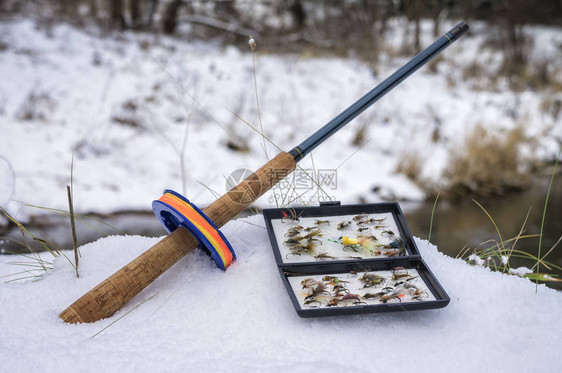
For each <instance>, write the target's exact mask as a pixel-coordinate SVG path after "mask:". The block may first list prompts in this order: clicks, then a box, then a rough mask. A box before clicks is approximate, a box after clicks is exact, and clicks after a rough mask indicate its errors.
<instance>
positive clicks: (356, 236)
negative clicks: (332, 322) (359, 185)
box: [263, 203, 449, 317]
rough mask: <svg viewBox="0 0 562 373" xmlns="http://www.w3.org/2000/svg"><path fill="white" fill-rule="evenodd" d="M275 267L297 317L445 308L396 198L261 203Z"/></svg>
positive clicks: (445, 297) (444, 295) (443, 295)
mask: <svg viewBox="0 0 562 373" xmlns="http://www.w3.org/2000/svg"><path fill="white" fill-rule="evenodd" d="M263 215H264V218H265V223H266V226H267V231H268V234H269V239H270V241H271V246H272V248H273V253H274V255H275V259H276V261H277V266H278V268H279V273H280V274H281V278H282V280H283V283H284V284H285V287H286V288H287V291H288V293H289V296H290V298H291V301H292V302H293V305H294V307H295V310H296V311H297V314H298V315H299V316H301V317H318V316H335V315H350V314H361V313H376V312H393V311H413V310H422V309H431V308H442V307H445V306H446V305H447V304H448V303H449V297H448V295H447V293H445V291H444V290H443V288H442V287H441V285H440V284H439V282H438V281H437V279H436V278H435V276H434V275H433V273H431V271H430V270H429V268H428V267H427V265H426V264H425V262H424V261H423V259H422V258H421V256H420V253H419V250H418V248H417V247H416V244H415V242H414V240H413V239H412V234H411V233H410V230H409V228H408V225H407V224H406V220H405V218H404V214H403V213H402V210H401V209H400V206H399V205H398V203H376V204H365V205H346V206H341V205H340V204H339V203H330V204H321V205H320V206H319V207H301V208H280V209H266V210H264V211H263Z"/></svg>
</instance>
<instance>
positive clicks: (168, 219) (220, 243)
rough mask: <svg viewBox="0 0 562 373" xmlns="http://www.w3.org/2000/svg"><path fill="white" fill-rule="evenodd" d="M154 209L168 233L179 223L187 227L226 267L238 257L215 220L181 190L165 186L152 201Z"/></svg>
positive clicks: (207, 250) (219, 262) (215, 259)
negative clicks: (160, 195)
mask: <svg viewBox="0 0 562 373" xmlns="http://www.w3.org/2000/svg"><path fill="white" fill-rule="evenodd" d="M152 210H153V211H154V214H155V215H156V217H157V218H158V219H160V221H161V222H162V225H163V226H164V228H165V229H166V230H167V231H168V233H171V232H172V231H174V230H175V229H177V228H178V227H179V226H183V227H185V228H187V229H188V230H189V231H190V232H191V233H192V234H193V235H194V236H195V237H196V238H197V240H198V241H199V243H200V244H201V248H203V249H204V250H205V251H206V252H207V254H209V255H210V256H211V258H212V259H213V260H214V261H215V263H216V264H217V267H219V268H220V269H222V270H223V271H224V270H226V267H228V266H229V265H230V263H232V261H233V260H236V255H235V254H234V250H233V249H232V246H230V243H229V242H228V240H227V239H226V237H224V235H223V234H222V233H221V231H220V230H219V229H218V228H217V226H216V225H215V223H213V222H212V221H211V219H209V218H208V217H207V215H205V214H204V213H203V211H201V210H199V209H198V208H197V206H195V205H194V204H193V203H191V202H189V200H188V199H187V198H185V197H184V196H182V195H181V194H179V193H176V192H174V191H173V190H169V189H166V190H165V191H164V195H163V196H162V197H160V198H159V199H158V200H156V201H154V202H152Z"/></svg>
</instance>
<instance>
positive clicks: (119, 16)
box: [111, 0, 126, 29]
mask: <svg viewBox="0 0 562 373" xmlns="http://www.w3.org/2000/svg"><path fill="white" fill-rule="evenodd" d="M111 20H112V22H113V25H114V26H116V27H119V28H121V29H124V28H125V26H126V24H125V17H124V16H123V0H112V1H111Z"/></svg>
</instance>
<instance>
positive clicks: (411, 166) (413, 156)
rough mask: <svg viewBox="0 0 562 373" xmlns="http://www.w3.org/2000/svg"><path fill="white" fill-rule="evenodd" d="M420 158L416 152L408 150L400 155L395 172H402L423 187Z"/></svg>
mask: <svg viewBox="0 0 562 373" xmlns="http://www.w3.org/2000/svg"><path fill="white" fill-rule="evenodd" d="M421 170H422V160H421V158H420V156H419V154H418V153H416V152H413V151H409V152H404V153H402V154H401V155H400V159H399V161H398V166H396V172H397V173H401V174H404V175H406V176H407V177H408V179H410V180H412V181H413V182H414V183H415V184H416V185H418V186H420V187H422V189H425V187H423V186H424V184H425V183H424V182H423V180H421Z"/></svg>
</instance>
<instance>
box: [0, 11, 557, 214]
mask: <svg viewBox="0 0 562 373" xmlns="http://www.w3.org/2000/svg"><path fill="white" fill-rule="evenodd" d="M447 26H449V25H447ZM444 27H445V26H444ZM430 28H431V25H430V24H424V29H425V30H426V31H427V30H429V29H430ZM396 29H399V27H397V28H396ZM485 31H486V30H485V29H484V28H483V26H482V25H478V24H476V25H474V27H472V29H471V31H470V34H469V36H468V37H465V38H463V39H462V40H461V41H459V42H458V43H456V44H455V45H453V46H451V47H450V48H449V49H448V50H446V51H445V52H444V53H443V54H442V55H443V57H444V61H443V62H441V63H440V65H438V70H437V72H438V73H437V74H435V73H431V72H430V71H429V70H428V69H427V68H424V69H423V70H421V71H419V72H417V73H416V74H414V75H413V76H412V77H410V78H409V79H408V80H407V81H406V82H404V83H403V84H402V85H401V86H399V87H398V88H397V89H396V90H395V91H393V92H391V93H390V94H389V95H388V96H386V97H384V98H383V99H382V100H381V101H380V102H379V103H377V104H376V105H375V107H373V108H371V109H370V110H368V111H367V112H366V113H364V114H363V115H362V116H361V117H360V118H358V119H357V120H356V121H355V122H354V123H352V124H350V125H349V126H348V127H346V128H344V129H343V130H342V131H340V133H338V135H337V136H335V137H334V138H332V139H330V140H329V141H328V142H327V143H326V144H325V145H324V146H322V147H320V148H319V149H318V150H317V151H315V152H314V153H313V157H308V159H307V160H306V161H305V162H303V163H302V165H303V167H304V168H312V167H314V168H316V170H320V169H329V170H331V169H337V172H338V178H337V188H336V189H331V188H327V194H328V195H330V196H333V197H335V198H336V199H338V200H341V201H343V202H344V203H352V202H357V201H359V200H365V201H368V202H377V201H379V200H381V199H385V198H386V199H391V200H392V199H407V200H421V199H423V198H424V193H423V191H422V190H420V189H419V188H418V187H417V186H416V185H414V184H413V183H412V182H410V181H409V180H408V179H407V178H406V177H405V176H404V175H401V174H396V173H395V170H396V165H397V164H398V162H400V159H401V156H402V155H403V154H404V153H405V152H413V153H415V154H418V155H422V154H423V156H422V158H423V159H422V160H421V162H420V164H421V166H422V175H423V176H425V177H430V178H431V179H433V180H435V182H440V176H439V175H440V173H441V171H442V170H443V168H444V167H445V165H446V164H447V160H448V159H449V157H450V154H451V151H452V150H454V149H455V148H458V147H459V144H460V143H461V142H462V140H463V139H464V137H465V134H467V133H470V131H471V130H472V128H473V127H474V126H476V125H478V124H481V125H483V126H485V127H487V128H492V129H497V130H498V131H502V130H509V129H512V128H514V127H515V126H517V125H520V124H522V123H524V125H525V134H526V135H528V136H530V137H532V138H535V139H536V143H534V145H533V146H532V147H527V148H526V149H523V151H525V152H527V153H533V154H534V155H536V156H537V157H539V158H542V159H554V157H555V156H556V154H557V153H558V150H559V142H560V141H562V140H561V139H562V132H561V131H562V126H561V125H560V122H559V121H557V120H558V117H557V116H553V115H550V114H548V113H547V112H545V111H544V110H543V109H541V103H542V102H543V100H544V96H543V94H541V93H538V92H532V91H525V92H522V93H513V92H510V91H508V90H507V89H505V84H503V83H502V81H501V79H500V82H499V83H498V85H497V86H496V87H490V89H489V90H475V89H473V87H474V85H475V83H476V82H477V80H478V79H479V78H478V77H476V78H469V79H467V80H466V81H465V80H463V76H462V70H463V68H465V67H466V66H468V65H470V63H471V62H473V61H474V60H475V59H477V60H478V61H480V62H483V63H484V64H485V65H486V66H490V67H493V66H497V65H498V63H499V62H498V59H499V57H498V54H497V53H495V52H493V51H491V50H490V49H483V48H482V47H481V44H482V42H483V39H484V33H485ZM100 32H101V31H99V30H95V29H94V30H79V29H75V28H72V27H71V26H68V25H64V24H58V25H57V24H56V25H54V26H51V27H48V28H46V27H44V26H40V25H37V24H36V23H35V21H33V20H30V19H21V20H13V21H5V22H3V23H2V24H0V35H1V36H0V41H1V43H0V44H1V46H2V48H1V49H0V82H1V84H0V133H1V136H0V172H2V173H1V174H0V193H1V194H0V204H2V206H4V207H5V208H7V209H8V211H10V212H11V213H12V214H14V215H15V216H16V217H17V218H18V219H20V220H26V218H27V216H28V215H29V214H37V213H38V211H37V210H33V209H32V210H25V209H24V210H21V205H20V204H19V203H18V202H16V201H22V202H26V203H31V204H36V205H41V206H49V207H55V208H62V209H67V201H66V190H65V185H66V184H69V182H70V168H71V162H72V159H73V156H74V190H75V195H74V197H75V204H74V205H75V208H76V209H77V210H78V211H79V212H92V211H96V212H111V211H115V210H127V209H134V210H146V209H148V208H149V206H150V203H151V201H152V200H153V199H155V198H158V197H159V196H160V195H161V192H162V190H163V189H165V188H172V189H176V190H178V191H180V192H184V193H185V194H186V195H187V196H188V197H189V198H190V199H191V200H193V201H195V202H196V203H198V204H200V205H205V204H207V203H209V202H212V201H213V200H214V199H215V196H213V194H212V193H210V192H209V191H208V190H207V188H206V187H204V186H202V184H204V185H206V186H208V187H209V188H211V189H213V190H215V191H216V192H218V193H219V194H222V193H224V191H225V186H224V184H225V182H224V179H225V177H226V176H228V175H229V174H230V173H231V172H232V171H234V170H236V169H239V168H249V169H252V170H255V169H256V168H257V167H259V166H260V165H261V164H263V163H264V162H265V161H266V156H265V154H264V151H263V149H262V139H261V137H260V135H258V134H257V133H255V132H254V131H253V130H251V129H250V128H249V127H248V126H247V125H246V124H245V123H243V122H242V121H240V120H239V119H237V118H236V117H235V116H234V115H233V114H232V112H234V113H236V114H237V115H239V116H241V117H242V118H244V119H245V120H247V121H248V122H250V123H252V125H254V126H256V127H258V128H259V121H258V120H257V109H256V103H255V96H254V80H253V72H252V55H251V53H250V52H249V51H244V48H242V49H238V48H235V47H233V46H227V47H221V46H219V45H217V44H213V43H205V42H197V41H186V40H182V39H180V38H169V37H163V36H159V35H155V34H142V33H140V34H134V33H124V34H118V35H106V36H99V34H100ZM529 33H530V35H534V37H535V38H536V41H535V44H534V48H535V50H534V53H532V56H533V57H532V58H534V59H536V60H537V61H540V60H551V61H553V60H560V59H561V58H562V56H561V54H562V52H561V50H560V49H559V45H562V31H561V30H560V29H556V28H534V29H529ZM389 40H401V38H400V37H398V36H397V37H392V38H391V37H389ZM432 41H433V37H432V36H431V35H429V32H426V33H425V34H424V38H423V45H428V44H429V43H430V42H432ZM257 42H258V49H257V51H258V52H257V55H256V65H257V70H256V71H257V80H258V86H259V96H260V104H261V112H262V117H263V127H264V131H265V133H266V135H267V136H269V137H270V139H271V140H272V141H273V142H274V143H276V144H277V145H278V146H279V147H280V148H281V149H284V150H288V149H290V148H292V147H293V146H295V145H297V144H298V143H300V141H302V140H303V139H304V138H305V137H306V136H308V135H309V134H311V133H313V132H314V130H316V129H317V128H319V127H320V126H321V125H322V124H324V123H325V122H327V121H328V120H330V119H331V118H332V117H334V116H335V115H336V114H338V113H339V112H340V111H342V110H343V109H344V108H346V107H347V106H348V105H349V104H351V103H352V102H354V101H355V100H356V99H357V98H359V97H360V96H361V95H363V94H364V93H365V92H367V91H368V90H370V89H371V88H372V87H374V86H375V85H376V84H377V83H378V82H380V81H381V80H382V79H384V78H385V77H387V76H388V75H389V74H390V73H391V72H393V71H394V70H395V69H396V68H397V67H399V66H400V65H401V64H402V63H403V62H404V61H405V60H406V58H396V57H394V58H389V57H387V56H386V55H383V56H381V62H380V64H379V66H378V67H377V69H378V74H376V75H375V74H374V73H373V71H372V69H371V67H369V66H368V65H367V64H364V63H361V62H358V61H357V60H355V59H351V58H350V59H343V58H311V57H309V56H306V55H303V56H300V55H276V54H269V55H262V54H260V53H259V51H260V41H259V40H258V41H257ZM388 48H389V49H390V48H395V49H396V48H398V46H392V45H389V46H388ZM560 80H561V81H562V79H560ZM180 85H181V86H180ZM182 87H183V88H185V90H187V91H188V92H189V94H191V95H193V96H194V97H196V99H197V100H198V101H199V102H200V103H201V104H202V105H203V106H204V107H205V108H206V110H208V111H209V113H210V114H212V116H213V117H214V118H215V119H216V120H217V121H218V123H216V122H215V121H213V120H212V119H211V118H210V117H209V115H207V114H206V113H205V112H203V111H202V110H201V108H200V107H199V106H198V105H197V104H196V103H195V102H194V101H193V100H192V99H191V98H190V97H189V96H188V95H187V94H186V92H185V91H184V90H183V88H182ZM502 87H504V88H502ZM559 96H560V93H553V94H551V96H550V97H551V98H552V99H554V100H556V99H560V100H562V97H559ZM231 111H232V112H231ZM366 123H368V124H369V127H368V129H367V131H366V140H369V141H368V142H367V144H366V145H365V146H364V147H362V148H360V147H357V146H354V145H352V144H351V141H352V139H353V138H354V136H355V134H356V133H357V131H358V130H359V129H360V128H361V126H362V125H363V124H366ZM436 130H438V132H439V140H437V141H436V142H432V140H431V138H432V137H433V135H434V133H435V131H436ZM227 132H228V133H227ZM229 134H231V135H233V136H235V137H236V138H237V139H238V141H240V142H241V143H242V144H243V145H245V146H247V147H248V148H249V150H250V152H249V153H241V152H235V151H232V150H229V149H228V148H227V147H226V146H225V144H226V143H227V142H228V141H229V140H230V135H229ZM184 139H185V147H183V146H182V144H183V143H184ZM428 148H430V149H431V151H430V152H428V151H427V149H428ZM182 149H184V151H183V152H182ZM267 149H268V155H269V157H271V156H272V155H274V154H275V153H276V150H275V149H274V148H273V146H271V145H268V147H267ZM182 158H183V160H184V165H183V166H182V164H181V159H182ZM312 161H314V163H312ZM182 169H183V170H184V173H183V176H182ZM182 178H183V181H182ZM309 197H310V196H307V198H309ZM8 201H10V202H8ZM301 202H303V201H301ZM304 202H310V203H312V204H314V203H315V201H314V200H313V199H312V200H308V199H307V200H305V201H304ZM260 204H261V205H262V206H264V207H269V206H271V205H275V204H274V203H271V201H268V197H264V198H262V200H260Z"/></svg>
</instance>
